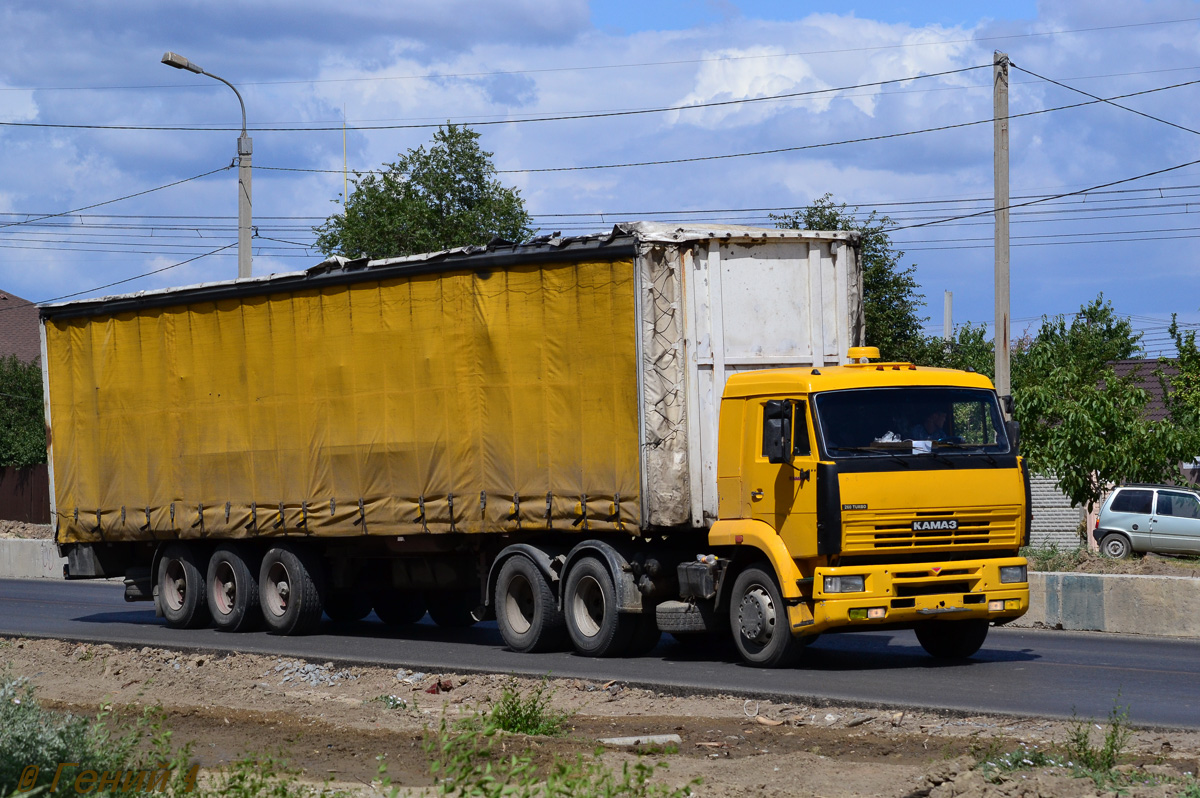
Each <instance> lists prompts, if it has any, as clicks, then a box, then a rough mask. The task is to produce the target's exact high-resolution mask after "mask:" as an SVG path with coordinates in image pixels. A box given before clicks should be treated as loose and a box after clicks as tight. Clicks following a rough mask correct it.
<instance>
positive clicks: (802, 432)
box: [792, 402, 812, 457]
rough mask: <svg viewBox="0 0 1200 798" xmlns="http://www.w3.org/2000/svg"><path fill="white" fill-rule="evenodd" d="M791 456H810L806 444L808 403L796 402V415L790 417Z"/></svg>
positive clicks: (808, 447)
mask: <svg viewBox="0 0 1200 798" xmlns="http://www.w3.org/2000/svg"><path fill="white" fill-rule="evenodd" d="M792 443H793V445H792V455H793V456H794V457H800V456H801V455H804V456H808V455H810V454H812V445H811V444H810V443H809V442H808V402H796V413H795V415H794V416H793V417H792Z"/></svg>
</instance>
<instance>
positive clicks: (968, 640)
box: [915, 618, 988, 659]
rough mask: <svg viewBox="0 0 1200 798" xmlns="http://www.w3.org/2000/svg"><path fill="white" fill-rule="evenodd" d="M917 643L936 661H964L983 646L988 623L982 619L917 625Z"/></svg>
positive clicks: (930, 622)
mask: <svg viewBox="0 0 1200 798" xmlns="http://www.w3.org/2000/svg"><path fill="white" fill-rule="evenodd" d="M915 631H916V633H917V641H918V642H919V643H920V644H921V648H923V649H925V653H927V654H929V656H931V657H937V658H938V659H966V658H967V657H969V656H971V655H972V654H974V653H975V652H976V651H978V650H979V649H980V648H981V647H982V646H983V641H984V640H986V639H987V635H988V622H987V620H986V619H983V618H973V619H970V620H966V621H926V622H925V623H922V624H918V625H917V627H916V629H915Z"/></svg>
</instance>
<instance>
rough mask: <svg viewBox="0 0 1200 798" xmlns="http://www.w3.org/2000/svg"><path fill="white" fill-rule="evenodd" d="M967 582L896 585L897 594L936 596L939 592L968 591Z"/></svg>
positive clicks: (903, 595)
mask: <svg viewBox="0 0 1200 798" xmlns="http://www.w3.org/2000/svg"><path fill="white" fill-rule="evenodd" d="M970 590H971V584H970V583H969V582H923V583H920V584H915V585H896V586H895V591H896V595H897V596H901V597H908V596H936V595H938V594H941V593H969V592H970Z"/></svg>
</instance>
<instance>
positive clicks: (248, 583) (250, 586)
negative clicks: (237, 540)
mask: <svg viewBox="0 0 1200 798" xmlns="http://www.w3.org/2000/svg"><path fill="white" fill-rule="evenodd" d="M257 566H258V563H257V562H253V561H251V562H248V561H247V558H246V554H245V550H244V549H242V548H241V547H239V546H235V545H232V544H229V543H222V544H221V545H220V546H217V549H216V551H214V552H213V553H212V556H211V557H209V558H208V582H207V587H208V593H207V595H208V609H209V612H210V613H211V614H212V620H213V626H215V627H217V628H218V629H220V630H221V631H222V632H247V631H250V630H252V629H255V628H257V627H258V626H259V624H260V623H261V621H262V607H261V605H260V603H259V598H258V568H257Z"/></svg>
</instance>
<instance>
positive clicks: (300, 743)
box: [0, 638, 1200, 798]
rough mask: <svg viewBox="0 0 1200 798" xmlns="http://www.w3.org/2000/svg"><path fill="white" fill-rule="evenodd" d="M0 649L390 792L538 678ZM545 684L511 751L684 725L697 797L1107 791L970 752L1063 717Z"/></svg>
mask: <svg viewBox="0 0 1200 798" xmlns="http://www.w3.org/2000/svg"><path fill="white" fill-rule="evenodd" d="M0 663H7V666H6V667H7V669H8V674H9V676H10V677H11V676H26V677H29V678H30V679H31V681H32V684H33V685H34V687H35V689H36V691H37V697H38V699H39V700H40V701H41V702H42V703H43V705H45V706H48V707H52V708H56V709H62V710H68V711H71V712H74V713H76V714H82V715H94V714H95V713H96V712H97V711H98V710H99V709H100V707H101V706H102V705H112V706H113V707H114V708H116V709H118V710H122V709H127V710H130V711H134V712H136V711H139V708H141V707H145V706H152V705H156V704H157V705H161V706H162V707H163V708H164V709H165V710H166V712H167V714H168V725H169V727H170V728H171V729H172V730H173V732H174V740H175V741H176V742H178V743H182V742H186V741H191V742H193V743H194V745H195V754H196V756H197V758H198V759H199V762H200V764H201V767H202V768H206V769H209V768H214V767H219V766H220V765H222V764H225V763H228V762H230V761H231V760H232V759H234V758H236V757H238V756H239V755H240V754H243V753H246V752H264V751H265V752H274V751H280V750H281V751H282V752H283V753H284V755H285V756H287V757H288V759H289V761H290V762H291V764H292V765H293V766H298V767H300V768H302V769H303V771H304V777H305V779H306V780H311V781H312V782H321V781H323V780H324V779H326V778H330V779H332V780H333V782H334V784H335V785H338V786H342V787H345V788H347V789H351V790H355V791H358V792H361V793H363V794H367V795H370V794H377V790H375V789H374V788H372V787H371V786H370V785H371V781H372V779H373V778H374V777H375V776H376V772H377V767H378V763H377V761H376V756H377V755H380V754H383V755H386V757H387V762H388V766H389V774H390V776H391V777H392V778H393V780H394V783H395V784H398V785H399V786H401V787H402V788H404V789H405V791H406V792H405V794H412V795H421V794H425V793H426V791H427V790H428V788H429V785H431V783H432V780H431V776H430V774H429V770H428V764H427V759H426V756H425V754H424V751H423V749H422V747H421V742H422V739H423V734H424V730H425V729H427V728H429V727H436V726H437V724H438V722H439V721H440V719H441V718H442V716H443V713H445V714H446V715H448V716H449V717H451V718H453V717H457V716H459V715H461V714H465V713H469V712H471V711H473V710H474V709H475V708H476V707H480V708H485V707H486V706H487V705H488V702H490V701H492V700H494V699H497V698H498V697H499V696H500V694H501V692H502V691H503V689H504V688H505V686H506V685H509V686H512V685H514V684H515V686H516V687H517V689H519V690H521V691H524V692H528V691H532V690H533V689H535V688H536V687H537V686H538V684H539V682H538V681H537V680H531V679H516V680H515V681H514V680H513V678H512V677H510V676H506V675H503V674H497V675H478V674H473V675H461V674H454V673H449V672H446V673H414V672H412V671H408V670H404V669H401V670H393V669H388V668H379V667H356V666H346V665H335V664H333V663H324V662H313V663H307V662H304V661H301V660H293V659H286V658H279V657H272V656H262V655H253V654H238V653H228V654H219V655H215V656H213V655H207V654H195V653H182V652H178V651H170V650H164V649H157V648H117V647H114V646H109V645H82V644H78V643H70V642H64V641H57V640H32V639H17V638H0ZM546 686H547V689H548V692H549V694H550V695H551V702H552V704H553V706H554V707H555V708H556V709H560V710H563V711H566V712H569V713H571V715H570V720H569V721H568V724H567V725H568V728H569V731H568V733H567V734H566V735H564V736H560V737H540V738H528V737H524V736H520V735H513V736H510V737H506V738H505V739H504V740H503V742H502V745H503V746H504V747H505V750H507V751H513V752H516V751H524V750H529V749H532V750H534V751H536V756H537V757H538V759H539V760H542V761H548V760H549V759H550V758H552V757H553V756H556V755H558V756H569V757H574V756H575V755H576V754H582V755H584V756H588V755H590V754H591V752H592V751H593V750H594V749H595V747H596V746H597V743H598V741H600V740H602V739H604V738H610V737H630V736H639V735H649V734H676V735H679V736H680V738H682V743H681V744H680V745H678V750H677V751H675V752H670V751H669V750H668V752H667V753H659V754H657V755H656V756H658V757H660V758H662V759H664V760H665V761H666V762H667V763H668V765H669V767H668V769H667V770H665V771H660V775H659V776H657V777H656V778H657V779H658V780H661V781H663V782H664V783H668V784H672V785H676V786H678V785H682V784H684V783H686V782H688V781H690V780H692V779H693V778H695V777H701V778H702V779H703V784H702V785H701V786H700V787H698V788H696V794H697V795H701V796H738V797H740V796H747V797H748V796H779V797H780V798H782V796H788V797H789V798H795V797H803V796H822V797H824V798H832V796H897V798H900V797H911V798H917V797H918V796H926V795H930V796H933V798H950V796H960V795H968V796H988V797H989V798H990V797H991V796H1019V795H1029V796H1032V795H1054V796H1067V797H1068V798H1073V797H1075V796H1091V795H1096V794H1097V789H1096V787H1095V785H1094V784H1093V783H1092V782H1091V781H1090V780H1086V779H1072V778H1069V777H1067V776H1066V775H1063V773H1062V771H1061V770H1058V771H1050V770H1046V769H1043V770H1041V771H1039V770H1029V771H1021V772H1018V773H1012V774H1010V776H1009V777H1006V779H1004V780H1001V783H999V784H995V783H990V782H987V781H985V778H984V776H985V774H984V772H983V771H981V770H980V769H978V768H977V767H975V765H976V762H977V760H978V759H979V757H984V758H985V759H986V758H987V757H988V756H990V755H992V754H995V753H999V752H1002V751H1010V750H1014V749H1016V748H1017V747H1018V746H1019V745H1020V744H1021V743H1024V744H1025V745H1026V746H1039V747H1040V749H1041V750H1045V749H1046V747H1047V746H1051V745H1053V744H1054V743H1056V742H1061V741H1062V740H1063V739H1064V738H1065V736H1066V733H1067V731H1068V726H1067V724H1065V723H1063V722H1060V721H1051V720H1046V719H1041V718H1006V717H988V716H971V717H964V716H959V715H953V714H946V713H936V712H929V711H921V712H914V711H907V712H900V711H894V710H888V709H880V708H877V707H876V708H873V707H866V706H863V707H853V706H809V705H798V704H780V703H774V702H770V701H765V700H764V701H756V700H749V701H747V700H744V699H743V698H735V697H731V696H711V695H695V696H673V695H665V694H661V693H657V692H653V691H648V690H642V689H636V688H631V687H627V686H625V685H622V684H621V683H619V682H612V683H605V682H594V681H584V680H575V679H549V680H548V681H547V682H546ZM389 697H392V698H389ZM1099 734H1100V733H1099V732H1096V735H1097V739H1098V736H1099ZM1128 750H1129V751H1130V757H1129V763H1130V768H1131V769H1133V770H1134V773H1135V775H1137V776H1138V777H1139V779H1138V780H1139V781H1142V780H1145V781H1160V780H1161V779H1162V778H1163V777H1171V778H1185V776H1184V774H1194V773H1196V772H1197V770H1196V769H1197V766H1198V765H1200V761H1198V757H1200V733H1197V732H1183V731H1162V730H1135V733H1134V735H1133V737H1132V739H1131V741H1130V745H1129V748H1128ZM634 755H635V754H634V753H633V752H631V750H630V749H628V748H621V747H617V746H610V747H609V748H608V749H607V753H606V754H605V755H604V756H605V759H606V761H609V762H611V763H612V764H616V765H618V766H619V764H620V762H621V761H622V760H626V759H629V758H631V757H633V756H634ZM1142 776H1144V777H1145V778H1144V779H1142V778H1141V777H1142ZM1178 791H1179V787H1178V785H1173V786H1170V785H1158V786H1152V785H1141V786H1139V787H1138V788H1135V789H1132V790H1130V791H1128V792H1126V793H1125V794H1127V795H1132V796H1135V798H1140V797H1141V796H1161V795H1173V794H1176V793H1177V792H1178Z"/></svg>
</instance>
